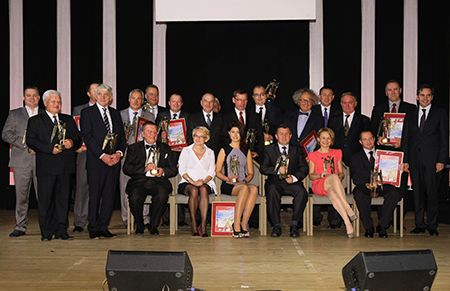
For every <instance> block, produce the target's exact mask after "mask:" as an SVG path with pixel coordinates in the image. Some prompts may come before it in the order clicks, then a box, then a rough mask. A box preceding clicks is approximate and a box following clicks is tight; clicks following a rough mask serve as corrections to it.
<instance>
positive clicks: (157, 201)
mask: <svg viewBox="0 0 450 291" xmlns="http://www.w3.org/2000/svg"><path fill="white" fill-rule="evenodd" d="M157 133H158V127H157V126H156V125H155V124H154V123H153V122H146V123H144V125H143V128H142V136H143V138H144V140H143V141H141V142H137V143H135V144H132V145H130V147H129V148H128V152H127V157H126V159H125V163H124V166H123V171H124V173H125V174H126V175H128V176H130V177H131V179H130V181H129V182H128V184H127V188H126V192H127V193H128V199H129V202H130V210H131V213H133V216H134V217H135V219H136V234H142V233H144V220H143V217H142V211H143V207H144V201H145V198H146V197H147V195H151V196H152V204H151V208H150V214H151V218H150V234H153V235H158V234H159V231H158V225H159V222H160V220H161V216H162V214H163V213H164V210H165V209H166V205H167V200H168V199H169V193H170V192H171V191H172V184H171V183H170V181H169V178H171V177H174V176H175V175H177V171H178V170H177V162H176V160H175V155H174V153H173V152H172V151H171V150H170V148H169V146H168V145H166V144H164V143H160V142H157Z"/></svg>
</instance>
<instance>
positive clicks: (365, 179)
mask: <svg viewBox="0 0 450 291" xmlns="http://www.w3.org/2000/svg"><path fill="white" fill-rule="evenodd" d="M359 143H360V144H361V145H362V147H363V149H362V150H361V151H359V152H357V153H356V154H354V155H353V156H352V160H351V163H350V173H351V176H352V180H353V183H354V184H355V188H354V189H353V195H354V197H355V200H356V204H357V205H358V209H359V213H360V217H361V220H362V223H363V225H364V229H365V230H366V232H365V234H364V236H365V237H373V234H374V232H375V229H374V227H373V222H372V217H371V216H370V212H371V209H370V207H371V203H372V197H371V193H370V190H369V189H368V188H367V187H366V184H368V183H370V175H371V171H373V169H374V166H375V138H374V136H373V134H372V132H371V131H369V130H365V131H362V132H361V135H360V139H359ZM377 191H379V194H380V196H383V198H384V202H383V206H382V207H381V216H380V218H379V222H378V225H379V227H377V230H378V236H379V237H383V238H387V237H388V234H387V231H386V229H388V228H389V226H390V224H391V218H392V213H393V212H394V210H395V207H396V206H397V203H398V202H399V201H400V199H401V194H400V190H399V188H397V187H395V186H392V185H387V184H385V185H383V188H382V189H378V190H377Z"/></svg>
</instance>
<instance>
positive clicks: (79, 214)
mask: <svg viewBox="0 0 450 291" xmlns="http://www.w3.org/2000/svg"><path fill="white" fill-rule="evenodd" d="M97 87H98V83H91V84H89V86H88V88H87V90H86V94H87V96H88V97H89V101H88V103H85V104H81V105H79V106H76V107H74V108H73V111H72V116H80V114H81V110H83V109H84V108H87V107H89V106H92V105H94V104H95V89H97ZM78 130H80V129H79V128H78ZM76 152H77V170H76V185H75V202H74V206H73V216H74V219H73V224H74V228H73V232H82V231H83V230H84V227H85V226H86V225H87V222H88V204H89V186H88V181H87V171H86V146H81V147H80V148H79V149H77V151H76Z"/></svg>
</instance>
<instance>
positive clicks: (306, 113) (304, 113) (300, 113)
mask: <svg viewBox="0 0 450 291" xmlns="http://www.w3.org/2000/svg"><path fill="white" fill-rule="evenodd" d="M298 115H306V116H308V115H309V113H308V112H301V111H299V112H298Z"/></svg>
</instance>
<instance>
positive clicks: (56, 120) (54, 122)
mask: <svg viewBox="0 0 450 291" xmlns="http://www.w3.org/2000/svg"><path fill="white" fill-rule="evenodd" d="M53 124H54V125H55V126H58V119H57V118H56V115H53Z"/></svg>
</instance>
